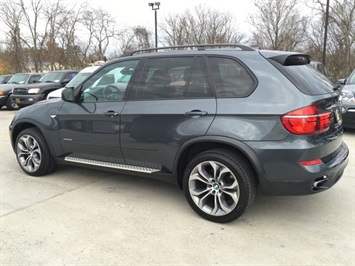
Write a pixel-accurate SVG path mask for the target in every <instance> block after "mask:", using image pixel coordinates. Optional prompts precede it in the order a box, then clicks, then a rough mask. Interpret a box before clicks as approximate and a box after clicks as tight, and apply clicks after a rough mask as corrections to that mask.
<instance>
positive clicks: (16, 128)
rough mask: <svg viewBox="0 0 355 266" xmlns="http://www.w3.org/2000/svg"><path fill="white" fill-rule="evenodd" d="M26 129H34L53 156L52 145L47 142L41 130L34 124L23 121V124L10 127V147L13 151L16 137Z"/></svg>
mask: <svg viewBox="0 0 355 266" xmlns="http://www.w3.org/2000/svg"><path fill="white" fill-rule="evenodd" d="M27 128H36V129H37V130H38V131H39V132H40V134H41V135H42V136H43V138H44V139H45V141H46V142H47V145H48V148H49V151H50V153H51V154H52V155H53V154H54V153H53V146H52V143H51V142H50V141H48V139H47V137H46V136H47V135H46V134H45V133H44V132H43V130H42V129H41V127H40V126H38V125H36V124H35V123H32V122H29V121H23V122H19V123H16V124H15V125H13V127H12V134H11V145H12V148H13V150H15V143H16V139H17V137H18V135H19V134H20V133H21V132H22V131H23V130H25V129H27Z"/></svg>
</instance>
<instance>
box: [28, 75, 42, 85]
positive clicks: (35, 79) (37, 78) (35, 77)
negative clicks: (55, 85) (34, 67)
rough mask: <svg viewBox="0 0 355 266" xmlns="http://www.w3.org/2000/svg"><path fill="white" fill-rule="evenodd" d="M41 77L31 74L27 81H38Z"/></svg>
mask: <svg viewBox="0 0 355 266" xmlns="http://www.w3.org/2000/svg"><path fill="white" fill-rule="evenodd" d="M40 79H41V76H39V75H38V76H31V77H30V80H29V83H37V82H39V80H40Z"/></svg>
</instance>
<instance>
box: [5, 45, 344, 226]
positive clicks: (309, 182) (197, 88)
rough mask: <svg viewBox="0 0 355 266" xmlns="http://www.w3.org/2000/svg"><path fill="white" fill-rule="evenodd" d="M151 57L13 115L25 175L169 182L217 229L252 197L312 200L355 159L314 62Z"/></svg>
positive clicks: (260, 56)
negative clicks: (65, 172)
mask: <svg viewBox="0 0 355 266" xmlns="http://www.w3.org/2000/svg"><path fill="white" fill-rule="evenodd" d="M222 46H226V47H225V48H223V49H222ZM211 48H213V49H211ZM164 49H166V50H168V49H170V50H169V51H164ZM174 49H177V51H173V50H174ZM155 50H156V49H147V50H140V51H135V52H132V53H130V54H126V55H124V56H122V57H120V58H118V59H115V60H113V61H110V62H108V63H106V64H105V65H104V66H102V67H101V68H100V69H98V70H97V71H95V72H94V73H93V74H92V75H91V76H89V77H88V78H87V79H86V80H85V81H84V82H83V83H82V84H80V85H79V86H78V87H76V88H67V89H65V90H64V91H63V94H62V99H54V100H50V101H43V102H39V103H37V104H35V105H33V106H30V107H27V108H25V109H24V110H20V111H19V112H17V114H16V115H15V117H14V120H13V121H12V123H11V125H10V136H11V143H12V145H13V148H14V151H15V153H16V157H17V160H18V162H19V165H20V166H21V168H22V169H23V170H24V171H25V172H26V173H27V174H29V175H33V176H41V175H45V174H48V173H50V172H51V171H53V169H54V167H55V165H56V163H66V164H75V165H82V166H87V167H95V168H101V169H109V170H114V171H120V172H122V173H136V174H138V173H140V174H143V175H145V176H154V177H161V178H165V179H168V178H171V177H172V178H174V179H175V180H176V181H177V183H178V184H179V185H180V186H181V187H182V189H183V190H184V192H185V195H186V198H187V200H188V202H189V204H190V205H191V207H192V208H193V209H194V210H195V211H196V212H197V213H198V214H199V215H201V216H202V217H204V218H206V219H208V220H211V221H214V222H229V221H232V220H234V219H236V218H238V217H239V216H240V215H242V213H243V212H244V211H245V210H246V209H247V208H248V207H249V206H250V205H251V204H252V202H253V200H254V197H255V194H256V191H257V188H259V189H260V190H261V191H262V192H264V193H266V194H274V195H301V194H313V193H317V192H321V191H324V190H326V189H328V188H330V187H331V186H332V185H334V184H335V183H336V182H337V181H338V180H339V179H340V177H341V176H342V174H343V171H344V168H345V167H346V165H347V163H348V152H349V151H348V148H347V146H346V145H345V144H344V143H343V141H342V134H343V128H342V116H341V110H340V104H339V93H338V92H336V91H334V90H333V85H332V83H331V82H330V81H329V80H328V79H327V78H326V77H325V76H323V75H322V74H321V73H319V72H318V71H316V70H315V69H314V68H312V67H310V66H309V62H310V57H309V56H308V55H306V54H300V53H292V52H280V51H263V50H254V49H252V48H250V47H247V46H243V45H221V44H219V45H195V46H187V47H165V48H159V51H158V52H155Z"/></svg>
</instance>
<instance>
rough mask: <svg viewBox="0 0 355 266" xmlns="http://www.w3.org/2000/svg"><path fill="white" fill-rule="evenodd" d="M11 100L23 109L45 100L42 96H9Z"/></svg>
mask: <svg viewBox="0 0 355 266" xmlns="http://www.w3.org/2000/svg"><path fill="white" fill-rule="evenodd" d="M11 99H12V100H13V101H14V102H15V103H16V104H17V105H18V106H19V107H25V106H29V105H32V104H34V103H37V102H39V101H42V100H44V99H45V97H44V94H34V95H13V94H12V95H11Z"/></svg>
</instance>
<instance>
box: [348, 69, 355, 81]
mask: <svg viewBox="0 0 355 266" xmlns="http://www.w3.org/2000/svg"><path fill="white" fill-rule="evenodd" d="M346 84H355V71H353V73H351V75H350V77H349V78H348V81H347V83H346Z"/></svg>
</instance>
